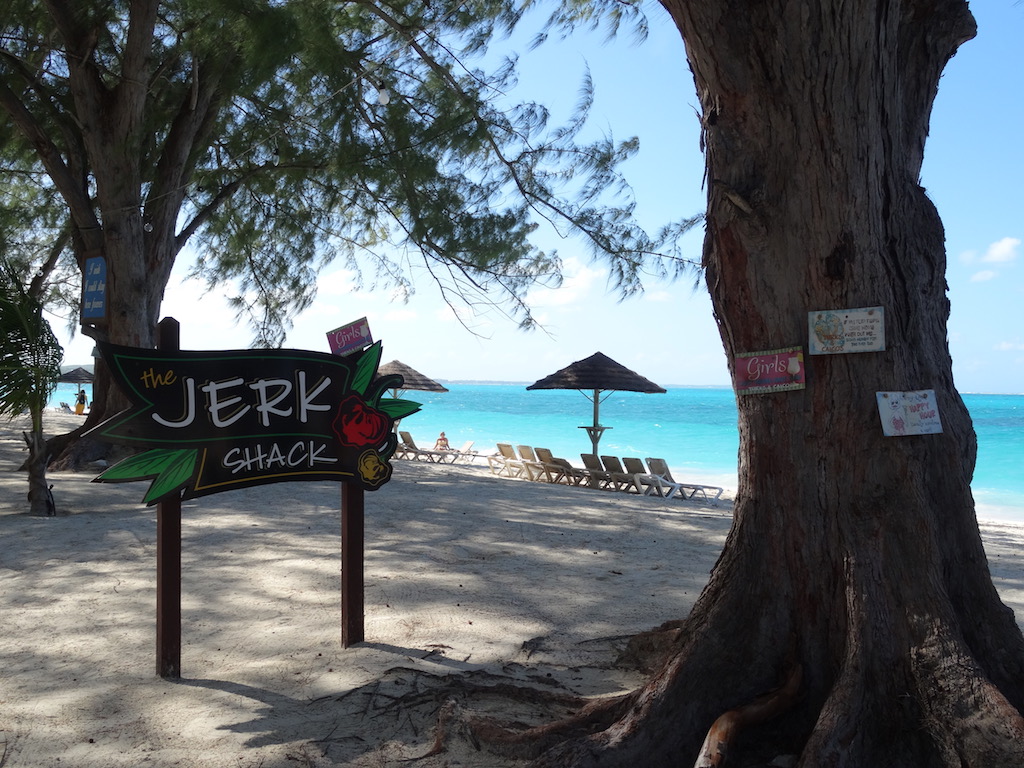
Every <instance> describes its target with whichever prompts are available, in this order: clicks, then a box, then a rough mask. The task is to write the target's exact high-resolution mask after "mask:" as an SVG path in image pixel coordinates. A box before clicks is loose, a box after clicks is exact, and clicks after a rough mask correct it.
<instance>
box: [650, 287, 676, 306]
mask: <svg viewBox="0 0 1024 768" xmlns="http://www.w3.org/2000/svg"><path fill="white" fill-rule="evenodd" d="M644 301H653V302H656V303H657V302H665V301H672V294H671V293H670V292H669V291H666V290H658V291H644Z"/></svg>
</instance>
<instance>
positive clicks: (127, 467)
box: [96, 448, 196, 504]
mask: <svg viewBox="0 0 1024 768" xmlns="http://www.w3.org/2000/svg"><path fill="white" fill-rule="evenodd" d="M195 466H196V451H195V450H194V449H192V448H185V449H176V448H154V449H152V450H149V451H144V452H143V453H140V454H137V455H136V456H130V457H129V458H127V459H125V460H124V461H121V462H119V463H117V464H115V465H114V466H112V467H111V468H110V469H108V470H107V471H106V472H104V473H103V474H102V475H100V476H99V477H97V478H96V479H97V480H99V481H100V482H105V483H124V482H130V481H132V480H147V479H149V478H155V479H154V480H153V483H152V484H151V485H150V486H149V490H148V491H147V492H146V496H145V498H144V499H143V501H144V502H145V503H146V504H152V503H153V502H155V501H157V500H158V499H160V498H161V497H162V496H166V495H167V494H168V493H172V492H173V491H175V490H177V489H178V488H180V487H181V486H183V485H184V484H185V483H187V482H188V481H189V480H190V479H191V478H192V475H193V473H194V471H195Z"/></svg>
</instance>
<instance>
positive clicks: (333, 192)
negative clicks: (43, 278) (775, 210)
mask: <svg viewBox="0 0 1024 768" xmlns="http://www.w3.org/2000/svg"><path fill="white" fill-rule="evenodd" d="M573 5H574V4H571V3H570V4H567V5H566V7H565V9H563V10H562V11H561V12H560V13H561V14H562V17H559V16H558V14H556V15H555V17H553V18H555V20H556V21H557V22H558V23H566V21H567V20H568V21H572V20H573V19H578V17H579V14H580V10H579V9H580V8H584V7H585V6H582V5H580V4H578V3H577V4H575V6H578V7H577V8H576V9H575V10H573V7H572V6H573ZM8 6H9V7H8V10H7V12H6V13H5V14H4V18H5V21H3V22H0V110H2V111H3V112H5V113H6V115H7V118H8V119H7V121H5V122H4V123H3V124H0V162H2V163H3V174H2V177H0V178H2V181H0V195H3V199H2V201H0V208H11V207H13V206H14V204H15V202H16V201H17V197H18V196H19V195H20V196H22V197H24V196H26V195H27V196H28V197H29V198H30V201H29V203H30V204H31V206H32V207H33V208H34V210H35V211H36V212H37V214H36V215H34V216H32V217H29V218H28V219H26V220H25V224H24V226H25V229H26V230H29V231H31V232H33V233H34V235H33V237H32V238H24V239H23V242H36V241H42V242H44V243H48V244H49V246H50V247H49V248H37V249H36V250H35V251H33V252H32V253H30V254H28V256H26V257H25V258H24V259H23V260H24V261H25V262H26V263H32V264H33V267H32V268H33V269H34V268H36V267H37V266H41V265H44V264H45V265H49V268H51V269H52V268H53V267H54V266H56V265H57V264H58V263H59V260H57V259H55V258H54V255H55V254H63V256H64V259H65V262H64V263H65V264H67V263H77V264H78V265H79V266H80V264H81V261H82V259H83V258H84V255H85V254H86V253H89V252H96V251H97V250H103V249H106V250H107V251H108V253H109V252H110V250H111V249H112V247H113V245H114V244H115V239H118V238H122V239H123V238H134V240H135V241H137V243H134V244H133V247H132V248H130V249H129V250H131V251H133V253H134V254H136V255H134V256H133V257H132V258H141V259H144V260H145V262H146V267H147V269H146V273H145V274H146V275H147V280H150V281H153V282H155V283H156V285H155V286H153V287H152V288H153V290H154V292H155V293H156V294H157V295H161V294H162V291H163V288H164V286H165V285H166V282H167V280H168V278H169V275H170V267H171V265H172V264H173V261H174V259H175V257H176V256H177V254H178V253H179V252H180V251H181V249H182V248H183V247H184V246H185V244H186V243H191V244H192V245H193V246H194V248H195V250H196V252H197V253H199V254H200V255H201V257H200V260H199V263H198V266H197V272H198V274H200V275H201V276H202V277H204V278H205V279H206V280H207V282H208V283H209V284H210V285H213V284H218V283H223V282H231V283H232V284H234V285H236V286H237V288H238V296H237V298H236V299H235V302H236V305H237V308H238V310H239V312H240V314H243V315H248V318H249V320H250V322H251V323H252V324H253V326H254V328H255V329H256V331H257V340H256V341H257V343H263V344H275V343H280V342H281V341H282V340H283V333H284V330H285V329H286V327H287V324H288V318H289V317H290V316H292V314H293V313H295V312H297V311H300V310H301V309H303V308H304V307H306V306H308V304H309V302H310V301H311V300H312V298H313V296H314V291H315V276H316V273H317V272H318V271H319V269H320V268H322V267H323V266H324V265H325V264H326V263H329V262H332V261H334V260H336V259H340V260H341V261H342V262H343V263H344V264H345V265H346V266H347V267H349V268H350V269H352V270H353V271H354V272H355V273H357V274H359V275H362V276H364V280H368V281H372V282H373V283H374V284H377V285H382V286H386V287H392V288H394V289H395V290H396V291H397V292H399V293H402V292H406V293H408V292H411V291H412V290H413V282H414V278H415V277H417V276H419V275H420V274H421V273H423V272H425V273H426V274H429V275H430V276H431V277H432V278H433V279H434V280H435V281H436V282H437V284H438V285H439V286H440V287H441V290H442V292H443V294H444V296H445V298H446V300H448V301H449V302H458V301H467V302H470V303H474V302H475V301H477V300H482V301H485V302H486V303H488V304H493V303H495V297H497V301H499V302H504V303H505V305H506V306H508V307H510V313H511V314H512V315H513V316H515V317H516V318H517V319H518V320H519V321H520V322H521V323H522V324H524V325H527V326H528V325H531V324H532V323H533V319H532V317H531V316H530V312H529V308H528V307H527V306H526V304H525V303H524V301H523V296H524V295H525V292H526V290H527V289H528V287H529V286H530V285H532V284H533V283H534V282H535V281H538V280H541V281H548V282H550V283H557V281H558V279H559V272H560V265H559V262H558V259H557V256H556V254H553V253H545V252H543V251H541V250H539V249H538V248H536V247H535V246H534V245H533V244H532V243H531V242H530V234H531V232H532V231H533V229H534V228H535V227H536V226H537V222H538V221H541V220H547V221H550V222H551V223H553V224H554V225H555V226H556V227H558V228H559V229H560V231H563V232H564V231H572V232H575V233H576V234H579V235H581V236H582V237H583V238H584V239H585V240H586V241H587V242H589V243H590V245H591V246H592V248H593V250H594V252H595V253H596V254H602V255H605V256H610V257H611V262H610V263H611V265H612V273H613V279H614V280H615V281H616V283H617V285H618V286H619V288H620V289H621V290H622V291H623V293H630V292H632V291H634V290H636V289H637V288H638V287H639V286H640V280H641V276H642V274H643V272H644V270H646V269H648V268H651V269H654V270H655V271H657V272H658V273H659V274H663V273H665V272H666V271H671V270H673V269H677V268H680V269H681V268H685V266H686V264H685V262H683V261H682V260H681V259H679V258H678V254H675V253H674V252H673V251H672V246H671V244H672V242H674V239H675V237H676V236H677V235H678V234H679V231H680V228H679V226H678V225H675V226H670V227H666V228H665V230H663V232H662V233H661V234H660V235H659V236H657V237H650V236H648V235H647V234H646V233H645V232H644V231H643V230H641V229H640V228H639V227H638V226H637V225H636V224H635V222H634V220H633V218H632V212H633V211H632V202H631V200H630V197H629V194H628V187H626V185H625V184H624V182H623V179H622V178H621V177H620V176H619V174H618V172H617V171H616V168H617V166H618V165H619V163H621V162H622V161H623V160H624V159H626V158H628V157H629V156H630V154H632V153H633V152H634V151H635V149H636V146H637V145H636V142H635V140H629V141H625V142H621V143H617V142H615V141H614V140H613V139H612V138H610V137H604V138H601V139H599V140H597V141H592V142H589V143H578V139H579V137H580V131H581V129H582V127H583V125H584V122H585V118H586V114H587V110H588V108H589V106H590V89H589V87H587V86H586V85H585V87H584V89H583V95H582V98H581V99H580V102H579V104H578V108H577V110H576V113H575V115H574V116H573V117H572V119H570V121H569V122H568V124H567V125H562V126H552V125H550V124H549V113H548V111H547V110H546V109H545V108H544V107H543V106H541V105H538V104H534V103H518V104H515V103H512V104H509V103H508V99H507V98H505V94H506V92H507V91H509V90H510V89H511V88H512V87H513V86H514V84H515V64H516V62H515V59H514V58H504V59H501V60H498V59H497V57H494V56H491V57H487V56H485V54H486V52H487V46H488V43H489V42H490V41H491V40H493V39H495V38H496V37H497V36H499V35H502V34H504V33H507V32H509V31H511V30H512V29H513V28H514V27H515V25H516V24H517V22H518V21H519V20H520V18H521V13H522V11H523V8H524V5H522V4H518V3H514V2H511V1H510V0H474V1H473V2H469V3H461V4H448V3H443V4H439V3H423V2H412V1H405V0H396V1H395V2H373V0H356V1H355V2H337V0H334V1H329V0H132V2H128V0H47V2H45V3H39V2H36V1H35V0H9V3H8ZM626 6H628V7H629V9H630V12H629V13H627V14H623V12H622V10H621V9H620V10H619V11H618V12H617V14H612V15H611V17H610V18H612V22H613V25H614V24H618V23H619V21H620V18H621V17H622V16H623V15H625V16H634V17H635V16H637V13H636V10H635V9H636V8H637V7H638V5H637V4H634V3H627V4H626ZM583 20H584V21H585V22H586V23H594V21H593V15H592V14H591V13H590V12H589V11H588V12H587V13H585V14H583ZM482 62H487V63H489V64H490V65H491V66H490V67H489V69H487V70H485V69H484V68H483V64H482ZM58 195H59V197H60V199H62V200H63V203H64V205H63V207H62V208H61V216H62V217H66V218H61V219H60V220H57V221H55V220H54V210H53V207H52V205H50V206H47V205H43V204H42V202H43V201H46V200H49V201H51V202H52V199H53V198H54V197H55V196H58ZM44 212H45V213H44ZM115 230H116V231H115ZM65 243H66V247H65ZM659 249H661V250H660V251H659ZM666 255H667V259H666ZM113 268H114V269H115V272H116V269H117V266H116V265H113ZM44 271H46V272H47V273H48V272H49V270H48V269H47V270H44ZM124 271H126V270H122V273H123V272H124ZM52 282H53V284H57V283H59V282H61V281H59V280H54V281H52ZM131 303H132V302H128V304H131ZM137 303H138V304H139V305H140V308H139V311H140V312H143V311H149V313H150V314H154V315H155V312H154V311H153V309H152V306H150V307H149V309H148V310H146V309H145V305H146V302H145V301H141V300H140V301H139V302H137ZM151 304H152V302H150V305H151Z"/></svg>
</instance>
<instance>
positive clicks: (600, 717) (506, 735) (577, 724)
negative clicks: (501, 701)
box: [468, 693, 635, 759]
mask: <svg viewBox="0 0 1024 768" xmlns="http://www.w3.org/2000/svg"><path fill="white" fill-rule="evenodd" d="M634 695H635V694H632V693H629V694H621V695H619V696H613V697H608V698H602V699H596V700H591V701H589V702H588V703H586V704H585V705H584V706H583V707H582V708H581V709H580V710H579V711H578V712H576V713H573V714H571V715H569V716H568V717H565V718H562V719H561V720H557V721H555V722H553V723H546V724H544V725H538V726H534V727H532V728H527V729H525V730H519V731H516V730H512V729H511V728H510V727H509V724H508V723H503V722H499V721H497V720H495V719H494V718H491V717H483V716H476V717H470V718H469V719H468V725H469V728H470V731H471V733H472V734H473V736H474V737H475V739H476V740H477V741H479V742H483V743H486V744H487V746H488V748H489V749H490V751H492V752H497V753H498V754H500V755H502V756H504V757H514V758H519V759H533V758H536V757H538V756H540V755H541V754H542V753H543V752H545V751H546V750H547V749H549V748H550V747H552V746H554V745H555V744H557V743H559V742H563V741H566V740H570V739H578V738H582V737H584V736H589V735H590V734H592V733H597V732H598V731H603V730H605V729H606V728H608V727H609V726H611V725H612V724H613V723H615V722H616V721H617V720H618V719H619V718H620V717H622V715H623V713H624V712H625V710H626V709H627V708H628V707H629V706H630V705H631V704H632V701H633V697H634Z"/></svg>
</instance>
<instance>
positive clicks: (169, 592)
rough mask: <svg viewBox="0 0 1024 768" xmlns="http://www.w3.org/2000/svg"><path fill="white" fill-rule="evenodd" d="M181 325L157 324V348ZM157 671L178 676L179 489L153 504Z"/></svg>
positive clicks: (170, 341)
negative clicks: (154, 523)
mask: <svg viewBox="0 0 1024 768" xmlns="http://www.w3.org/2000/svg"><path fill="white" fill-rule="evenodd" d="M180 339H181V328H180V326H179V325H178V321H177V320H175V319H174V318H173V317H165V318H164V319H163V320H161V321H160V324H159V326H157V349H159V350H160V351H162V352H177V351H178V347H179V343H180ZM156 673H157V674H158V675H160V677H164V678H178V677H181V493H172V494H168V495H167V496H165V497H163V498H162V499H161V500H160V502H159V503H157V505H156Z"/></svg>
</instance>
